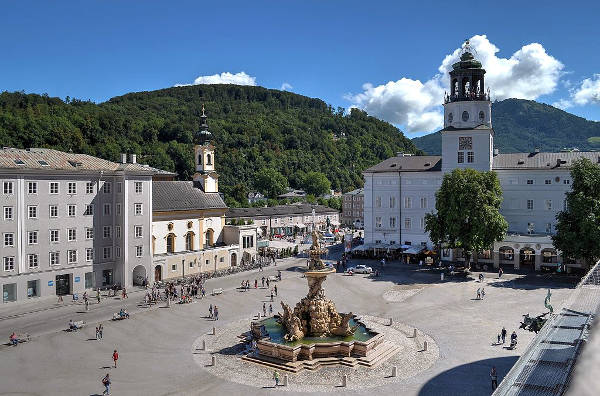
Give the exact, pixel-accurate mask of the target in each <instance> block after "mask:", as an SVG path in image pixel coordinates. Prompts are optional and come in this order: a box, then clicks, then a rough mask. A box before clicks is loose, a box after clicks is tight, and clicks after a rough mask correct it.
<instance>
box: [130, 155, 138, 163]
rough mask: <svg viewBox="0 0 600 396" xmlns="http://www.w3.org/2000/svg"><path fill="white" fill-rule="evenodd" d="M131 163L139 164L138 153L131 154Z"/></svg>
mask: <svg viewBox="0 0 600 396" xmlns="http://www.w3.org/2000/svg"><path fill="white" fill-rule="evenodd" d="M131 163H132V164H137V155H135V154H131Z"/></svg>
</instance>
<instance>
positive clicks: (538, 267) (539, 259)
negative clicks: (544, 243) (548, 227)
mask: <svg viewBox="0 0 600 396" xmlns="http://www.w3.org/2000/svg"><path fill="white" fill-rule="evenodd" d="M541 269H542V251H541V250H540V251H539V252H536V255H535V270H536V271H540V270H541Z"/></svg>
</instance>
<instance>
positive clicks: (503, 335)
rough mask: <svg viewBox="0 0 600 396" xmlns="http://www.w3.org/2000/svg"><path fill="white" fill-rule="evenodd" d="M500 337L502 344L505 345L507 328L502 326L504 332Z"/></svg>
mask: <svg viewBox="0 0 600 396" xmlns="http://www.w3.org/2000/svg"><path fill="white" fill-rule="evenodd" d="M500 335H501V336H502V343H503V344H504V342H505V341H506V328H505V327H504V326H502V332H501V333H500Z"/></svg>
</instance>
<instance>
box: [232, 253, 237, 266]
mask: <svg viewBox="0 0 600 396" xmlns="http://www.w3.org/2000/svg"><path fill="white" fill-rule="evenodd" d="M236 265H237V254H235V253H231V266H232V267H235V266H236Z"/></svg>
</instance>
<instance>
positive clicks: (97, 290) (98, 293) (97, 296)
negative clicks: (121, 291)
mask: <svg viewBox="0 0 600 396" xmlns="http://www.w3.org/2000/svg"><path fill="white" fill-rule="evenodd" d="M96 299H97V300H98V304H100V289H99V288H98V289H96Z"/></svg>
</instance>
